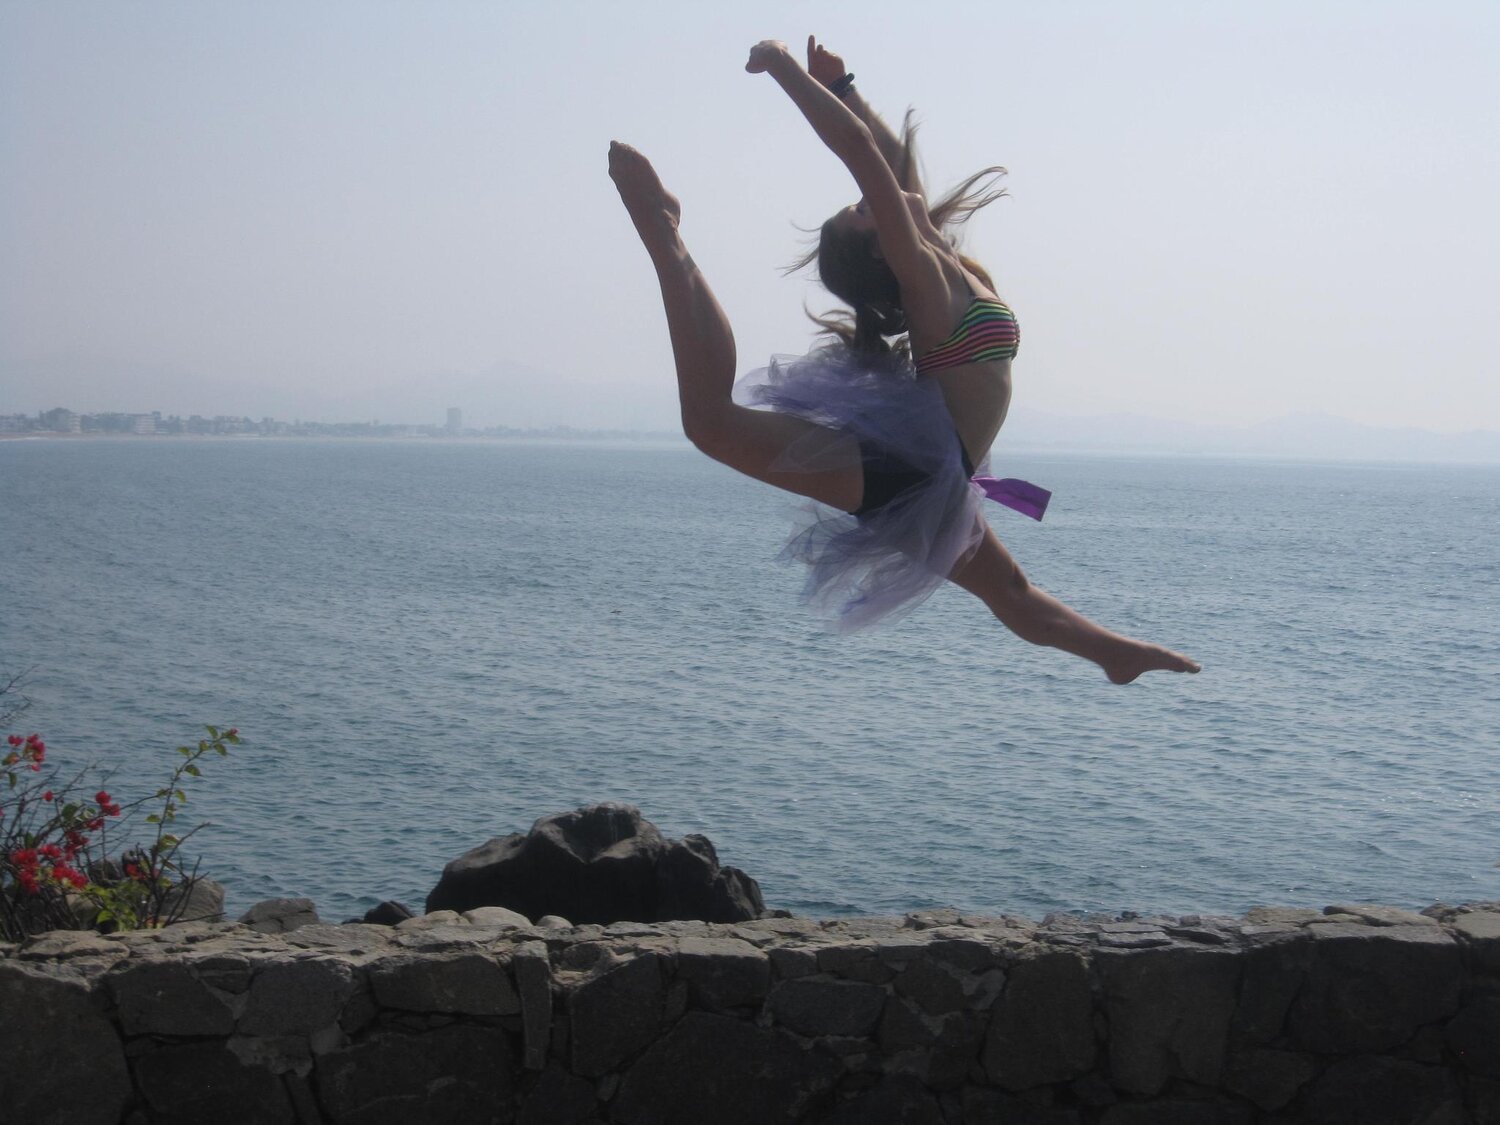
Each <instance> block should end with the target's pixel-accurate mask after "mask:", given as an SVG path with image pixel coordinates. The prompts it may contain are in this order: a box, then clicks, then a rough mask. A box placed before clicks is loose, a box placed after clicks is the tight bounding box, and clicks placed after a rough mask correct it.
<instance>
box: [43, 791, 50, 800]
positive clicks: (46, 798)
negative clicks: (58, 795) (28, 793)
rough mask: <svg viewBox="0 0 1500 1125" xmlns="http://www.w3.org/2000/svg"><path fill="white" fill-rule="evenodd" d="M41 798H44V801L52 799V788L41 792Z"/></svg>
mask: <svg viewBox="0 0 1500 1125" xmlns="http://www.w3.org/2000/svg"><path fill="white" fill-rule="evenodd" d="M42 800H44V801H50V800H52V790H50V789H49V790H47V792H45V793H43V794H42Z"/></svg>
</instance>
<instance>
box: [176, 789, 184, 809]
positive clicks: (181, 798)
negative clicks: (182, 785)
mask: <svg viewBox="0 0 1500 1125" xmlns="http://www.w3.org/2000/svg"><path fill="white" fill-rule="evenodd" d="M173 796H175V797H176V798H177V800H178V801H180V802H181V803H182V804H184V805H185V804H187V794H186V793H184V792H183V791H182V790H181V789H179V790H177V791H176V792H175V793H174V794H173Z"/></svg>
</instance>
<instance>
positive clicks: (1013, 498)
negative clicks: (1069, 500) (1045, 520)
mask: <svg viewBox="0 0 1500 1125" xmlns="http://www.w3.org/2000/svg"><path fill="white" fill-rule="evenodd" d="M972 479H973V481H974V483H975V484H977V485H978V486H979V490H980V491H981V492H983V493H984V494H985V496H987V497H989V499H991V500H993V501H995V502H996V503H997V504H1004V505H1005V506H1006V507H1007V508H1011V509H1013V510H1015V511H1017V512H1020V513H1021V514H1022V515H1023V516H1030V517H1031V518H1032V519H1034V520H1040V519H1041V518H1042V516H1043V515H1044V514H1046V511H1047V501H1049V500H1051V499H1052V493H1051V492H1049V491H1047V489H1045V488H1041V487H1039V486H1037V485H1034V484H1032V483H1031V482H1030V481H1029V480H1017V479H1016V478H1014V477H1004V478H997V477H974V478H972Z"/></svg>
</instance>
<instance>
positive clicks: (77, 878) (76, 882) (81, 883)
mask: <svg viewBox="0 0 1500 1125" xmlns="http://www.w3.org/2000/svg"><path fill="white" fill-rule="evenodd" d="M68 882H70V883H72V884H73V886H75V887H77V888H78V889H79V890H80V891H81V890H83V888H84V887H86V886H88V885H89V881H88V880H87V879H85V878H84V877H83V876H82V875H81V874H80V873H79V872H77V871H74V872H73V873H72V874H71V875H69V876H68Z"/></svg>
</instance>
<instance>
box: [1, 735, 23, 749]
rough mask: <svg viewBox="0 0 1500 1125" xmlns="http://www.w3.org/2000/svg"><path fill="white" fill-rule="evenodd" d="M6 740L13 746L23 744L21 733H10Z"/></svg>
mask: <svg viewBox="0 0 1500 1125" xmlns="http://www.w3.org/2000/svg"><path fill="white" fill-rule="evenodd" d="M5 741H6V742H9V743H10V744H11V745H12V746H19V745H21V736H20V735H19V734H13V735H10V736H9V737H8V738H7V739H6V740H5Z"/></svg>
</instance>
